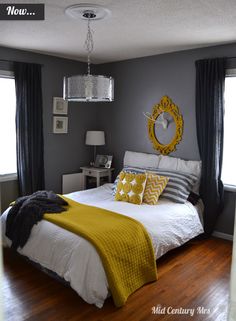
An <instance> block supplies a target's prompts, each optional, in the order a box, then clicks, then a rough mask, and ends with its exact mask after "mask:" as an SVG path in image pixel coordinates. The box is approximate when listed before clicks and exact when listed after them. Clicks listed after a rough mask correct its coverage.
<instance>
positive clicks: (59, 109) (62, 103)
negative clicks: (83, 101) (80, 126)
mask: <svg viewBox="0 0 236 321" xmlns="http://www.w3.org/2000/svg"><path fill="white" fill-rule="evenodd" d="M67 112H68V101H67V100H65V99H63V98H62V97H53V114H58V115H67Z"/></svg>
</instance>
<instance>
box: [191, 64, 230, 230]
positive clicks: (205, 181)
mask: <svg viewBox="0 0 236 321" xmlns="http://www.w3.org/2000/svg"><path fill="white" fill-rule="evenodd" d="M225 63H226V60H225V58H215V59H204V60H198V61H196V122H197V139H198V147H199V153H200V157H201V160H202V178H201V186H200V195H201V197H202V199H203V202H204V205H205V213H204V229H205V233H206V234H207V235H210V234H211V233H212V232H213V230H214V226H215V223H216V219H217V217H218V215H219V213H220V212H221V211H222V209H223V197H224V188H223V183H222V181H221V168H222V158H223V135H224V86H225Z"/></svg>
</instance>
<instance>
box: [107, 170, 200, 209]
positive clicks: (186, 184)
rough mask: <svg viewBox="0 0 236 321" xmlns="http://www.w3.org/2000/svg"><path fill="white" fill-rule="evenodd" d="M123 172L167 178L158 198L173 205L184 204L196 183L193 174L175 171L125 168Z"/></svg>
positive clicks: (114, 190)
mask: <svg viewBox="0 0 236 321" xmlns="http://www.w3.org/2000/svg"><path fill="white" fill-rule="evenodd" d="M123 171H126V172H131V173H143V172H147V171H148V172H152V173H154V174H158V175H161V176H166V177H169V181H168V183H167V185H166V188H165V189H164V191H163V192H162V194H161V196H160V198H167V199H169V200H171V201H173V202H175V203H181V204H183V203H185V202H186V201H187V198H188V196H189V193H190V192H191V190H192V188H193V186H194V184H195V183H196V182H197V176H195V175H193V174H186V173H182V172H177V171H170V170H163V169H153V168H152V169H149V168H145V169H144V168H137V167H125V168H124V169H123ZM117 181H118V180H117V179H116V180H115V182H114V187H113V193H114V194H115V192H116V184H117Z"/></svg>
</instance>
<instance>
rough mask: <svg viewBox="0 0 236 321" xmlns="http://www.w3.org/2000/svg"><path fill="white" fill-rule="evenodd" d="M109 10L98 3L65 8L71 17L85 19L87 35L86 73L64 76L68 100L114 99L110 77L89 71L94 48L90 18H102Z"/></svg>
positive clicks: (64, 95)
mask: <svg viewBox="0 0 236 321" xmlns="http://www.w3.org/2000/svg"><path fill="white" fill-rule="evenodd" d="M109 13H110V12H109V10H107V9H106V8H103V7H100V6H98V5H90V4H87V5H74V6H71V7H68V8H67V9H66V14H68V15H70V16H72V17H73V18H77V17H80V18H82V19H86V20H87V22H88V26H87V37H86V40H85V48H86V51H87V65H88V67H87V75H75V76H69V77H64V84H63V98H64V99H66V100H68V101H83V102H99V101H104V102H109V101H113V99H114V80H113V78H112V77H106V76H101V75H92V74H91V73H90V63H91V62H90V57H91V54H92V51H93V48H94V42H93V34H92V30H91V27H90V22H91V20H98V19H103V18H104V17H105V16H106V15H107V14H109Z"/></svg>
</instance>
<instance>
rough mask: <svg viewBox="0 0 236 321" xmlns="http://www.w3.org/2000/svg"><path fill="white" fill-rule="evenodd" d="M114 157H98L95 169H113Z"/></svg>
mask: <svg viewBox="0 0 236 321" xmlns="http://www.w3.org/2000/svg"><path fill="white" fill-rule="evenodd" d="M111 163H112V156H111V155H97V156H96V160H95V164H94V167H101V168H111Z"/></svg>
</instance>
